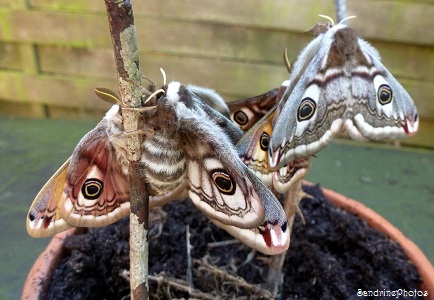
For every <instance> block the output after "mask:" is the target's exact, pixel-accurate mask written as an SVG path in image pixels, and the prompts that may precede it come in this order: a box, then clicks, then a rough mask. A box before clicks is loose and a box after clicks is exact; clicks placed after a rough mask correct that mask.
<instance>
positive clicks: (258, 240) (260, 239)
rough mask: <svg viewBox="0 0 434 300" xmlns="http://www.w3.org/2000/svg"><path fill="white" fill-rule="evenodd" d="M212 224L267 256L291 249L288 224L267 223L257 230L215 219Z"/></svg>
mask: <svg viewBox="0 0 434 300" xmlns="http://www.w3.org/2000/svg"><path fill="white" fill-rule="evenodd" d="M211 222H213V223H214V224H215V225H217V226H218V227H220V228H222V229H224V230H225V231H227V232H228V233H229V234H230V235H232V236H233V237H235V238H237V239H238V240H240V241H242V242H243V243H244V244H246V245H247V246H249V247H251V248H253V249H255V250H257V251H259V252H261V253H264V254H266V255H276V254H280V253H282V252H284V251H286V250H288V248H289V243H290V234H291V230H290V228H288V226H287V223H279V222H277V223H274V224H272V223H269V222H265V223H264V224H262V225H261V226H259V227H257V228H254V229H244V228H238V227H235V226H231V225H227V224H223V223H221V222H219V221H218V220H215V219H211Z"/></svg>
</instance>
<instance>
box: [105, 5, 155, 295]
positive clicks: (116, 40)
mask: <svg viewBox="0 0 434 300" xmlns="http://www.w3.org/2000/svg"><path fill="white" fill-rule="evenodd" d="M105 4H106V8H107V15H108V18H109V26H110V32H111V36H112V43H113V50H114V55H115V61H116V67H117V72H118V80H119V93H120V96H121V101H122V108H123V110H122V116H123V125H124V131H125V133H133V134H126V139H127V142H126V144H127V156H128V159H129V161H130V165H129V187H130V204H131V214H130V276H131V277H130V286H131V299H133V300H138V299H148V298H149V285H148V241H147V234H148V207H149V195H148V191H147V185H146V184H144V180H143V178H142V177H141V176H140V174H139V170H140V155H141V135H140V134H139V133H138V129H139V128H141V126H140V124H139V113H138V111H137V110H134V109H133V110H131V109H125V108H139V107H141V105H142V103H141V93H142V91H141V88H140V83H141V75H140V69H139V50H138V45H137V34H136V27H135V25H134V16H133V9H132V5H131V2H130V1H129V0H105ZM134 133H137V134H134Z"/></svg>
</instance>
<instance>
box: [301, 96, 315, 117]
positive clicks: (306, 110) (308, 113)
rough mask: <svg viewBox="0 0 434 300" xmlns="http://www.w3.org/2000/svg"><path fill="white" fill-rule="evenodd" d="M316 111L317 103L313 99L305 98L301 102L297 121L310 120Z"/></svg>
mask: <svg viewBox="0 0 434 300" xmlns="http://www.w3.org/2000/svg"><path fill="white" fill-rule="evenodd" d="M315 110H316V103H315V101H313V99H311V98H305V99H303V101H301V103H300V106H299V107H298V112H297V119H298V121H304V120H308V119H310V118H311V117H312V116H313V114H314V113H315Z"/></svg>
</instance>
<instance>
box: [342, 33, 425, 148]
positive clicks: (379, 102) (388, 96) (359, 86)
mask: <svg viewBox="0 0 434 300" xmlns="http://www.w3.org/2000/svg"><path fill="white" fill-rule="evenodd" d="M358 45H359V49H358V50H359V51H360V54H359V55H358V59H359V61H358V63H357V65H356V67H355V68H354V69H353V70H352V76H351V77H352V89H351V92H352V95H353V96H352V98H353V101H352V102H351V108H352V112H353V114H352V115H351V119H350V120H348V121H347V122H346V124H345V126H346V129H347V132H348V134H349V135H350V136H351V137H352V138H353V139H356V140H364V139H370V140H382V139H389V138H390V139H395V138H405V137H407V136H411V135H413V134H414V133H416V131H417V129H418V114H417V109H416V106H415V104H414V102H413V100H412V99H411V97H410V95H409V94H408V93H407V91H406V90H405V89H404V87H403V86H402V85H401V84H400V83H399V82H398V81H397V80H396V79H395V77H393V75H392V74H391V73H390V72H389V71H388V70H387V69H386V67H385V66H384V65H383V64H382V63H381V60H380V57H379V54H378V52H377V50H376V49H375V48H373V47H372V46H371V45H370V44H369V43H367V42H366V41H364V40H362V39H358Z"/></svg>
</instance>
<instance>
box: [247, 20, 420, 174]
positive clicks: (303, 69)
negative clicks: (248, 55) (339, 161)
mask: <svg viewBox="0 0 434 300" xmlns="http://www.w3.org/2000/svg"><path fill="white" fill-rule="evenodd" d="M317 28H318V31H317V34H318V36H317V37H316V38H315V39H314V40H313V41H311V42H310V43H309V44H308V45H307V47H306V48H305V49H304V50H303V51H302V52H301V53H300V55H299V56H298V58H297V59H296V61H295V62H294V64H293V66H292V71H291V75H290V80H289V85H288V87H287V88H286V91H285V93H284V95H283V97H282V99H280V101H278V103H277V104H276V105H275V106H273V107H272V108H271V109H270V110H269V111H268V113H267V114H265V115H264V116H263V118H262V119H261V120H259V121H258V122H257V123H256V124H255V125H254V126H253V127H252V128H251V129H250V130H249V131H248V132H247V133H246V135H245V136H244V137H243V138H242V141H240V143H241V152H243V153H242V155H244V156H246V157H250V156H251V157H255V153H254V152H255V151H259V150H258V145H260V140H261V138H262V136H263V135H262V133H264V132H265V133H267V134H269V133H268V131H267V130H268V129H269V128H270V129H269V130H272V134H271V136H270V137H269V139H268V147H267V149H268V155H267V156H268V157H267V159H266V160H268V165H267V170H268V171H278V170H280V169H281V168H283V167H285V166H287V165H288V164H289V163H291V162H293V161H295V160H297V159H301V158H304V157H308V156H310V155H312V154H314V153H316V152H318V151H319V150H321V149H322V148H324V147H325V146H327V145H328V144H329V143H330V142H331V140H333V138H334V137H336V136H337V135H338V134H339V133H340V132H341V131H343V130H345V131H346V132H347V133H348V135H349V136H350V137H351V138H353V139H355V140H358V141H365V140H382V139H398V138H404V137H407V136H411V135H413V134H415V133H416V131H417V129H418V113H417V109H416V106H415V104H414V102H413V100H412V99H411V97H410V95H409V94H408V93H407V92H406V91H405V89H404V88H403V87H402V86H401V84H400V83H399V82H398V81H397V80H396V79H395V78H394V77H393V76H392V74H391V73H390V72H389V71H388V70H387V69H386V67H385V66H384V65H383V64H382V63H381V60H380V55H379V53H378V51H377V50H376V49H375V48H374V47H372V46H371V45H370V44H369V43H368V42H366V41H364V40H363V39H361V38H359V37H358V36H357V34H356V33H355V31H354V30H353V29H351V28H350V27H348V26H346V25H344V24H337V25H335V26H331V27H330V26H320V27H317ZM270 132H271V131H270ZM264 159H265V158H264Z"/></svg>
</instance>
